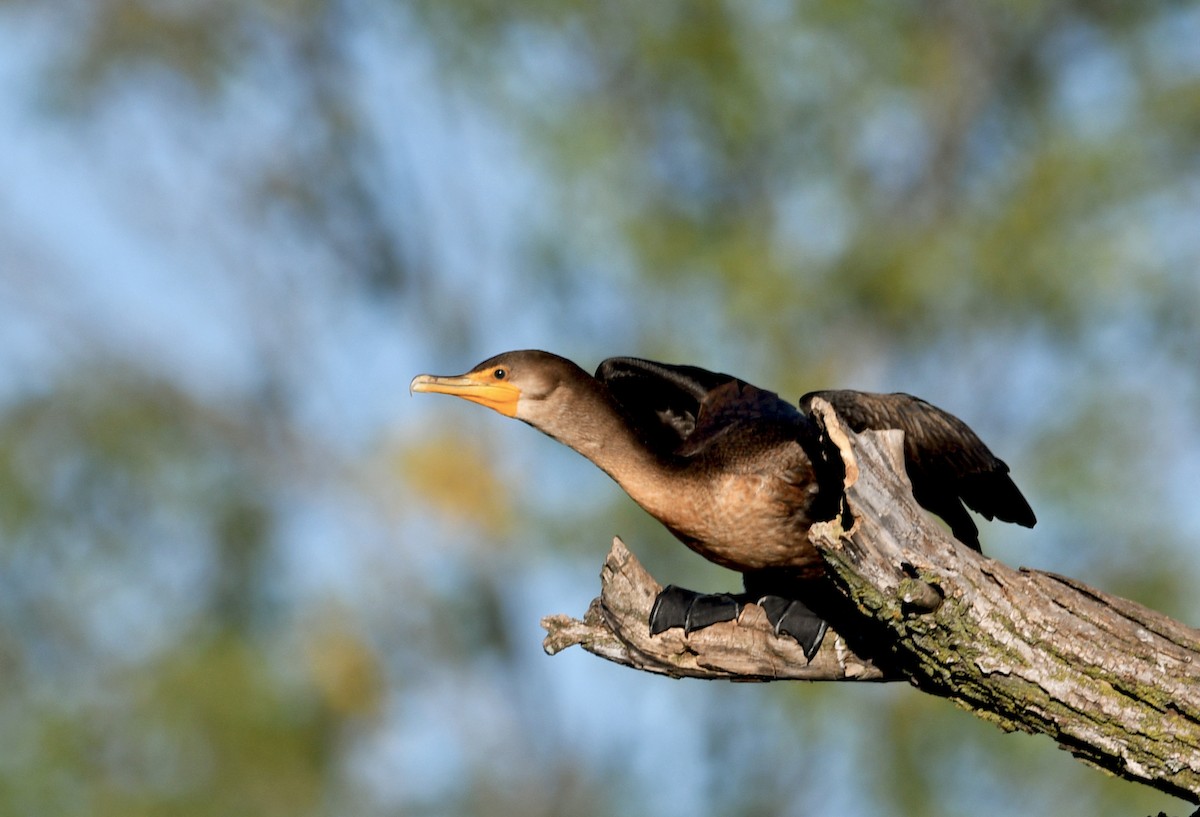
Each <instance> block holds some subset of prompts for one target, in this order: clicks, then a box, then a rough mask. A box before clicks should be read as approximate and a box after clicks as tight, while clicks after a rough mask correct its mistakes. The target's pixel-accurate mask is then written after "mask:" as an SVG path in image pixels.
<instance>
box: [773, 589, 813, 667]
mask: <svg viewBox="0 0 1200 817" xmlns="http://www.w3.org/2000/svg"><path fill="white" fill-rule="evenodd" d="M758 604H759V606H760V607H762V608H763V612H764V613H766V615H767V621H769V622H771V626H772V627H774V628H775V635H778V636H783V635H790V636H791V637H792V638H794V639H796V641H798V642H799V643H800V646H801V648H803V650H804V657H805V658H807V659H808V660H809V661H811V660H812V659H813V656H814V655H816V654H817V650H818V649H820V647H821V640H822V639H824V638H825V631H826V630H827V629H829V625H828V624H827V623H826V622H825V620H824V619H822V618H821V617H820V616H818V615H817V614H816V613H814V612H813V611H812V610H809V609H808V607H806V606H805V605H804V602H801V601H797V600H796V599H788V598H784V597H783V596H763V597H762V598H761V599H759V600H758Z"/></svg>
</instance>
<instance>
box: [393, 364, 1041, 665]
mask: <svg viewBox="0 0 1200 817" xmlns="http://www.w3.org/2000/svg"><path fill="white" fill-rule="evenodd" d="M410 389H411V391H415V392H437V393H442V394H451V395H455V396H457V397H462V398H464V399H466V400H470V401H472V402H475V403H479V404H481V405H484V406H487V407H488V408H491V409H494V410H496V411H498V412H500V413H501V414H504V415H505V416H508V417H515V418H517V419H518V420H522V421H524V422H526V423H528V424H529V425H531V426H533V427H534V428H536V429H538V430H539V431H541V432H543V433H545V434H548V435H549V436H551V437H553V438H554V439H556V440H558V441H559V442H561V443H563V444H564V445H567V446H570V447H571V448H573V449H575V450H576V451H578V452H579V453H580V454H582V455H583V456H585V457H587V458H588V459H589V460H591V461H592V462H593V463H595V464H596V465H597V466H599V467H600V468H601V469H603V470H604V471H605V472H606V473H607V474H608V475H609V476H611V477H612V478H613V479H614V480H616V482H617V483H618V484H619V485H620V486H621V487H622V488H623V489H624V490H625V492H626V493H628V494H629V496H630V497H632V498H633V500H634V501H635V502H637V503H638V504H639V505H641V506H642V507H643V508H645V509H646V510H647V511H648V512H649V513H650V514H651V515H652V516H653V517H654V518H655V519H657V520H659V521H660V522H662V523H663V524H664V525H665V526H666V527H667V528H668V529H669V530H670V531H671V532H672V533H673V534H675V536H677V537H678V538H679V539H680V540H682V541H683V542H684V543H685V544H686V545H687V546H688V547H690V548H692V549H693V550H695V551H696V552H697V553H699V554H700V555H702V556H704V557H705V558H707V559H710V560H712V561H714V562H716V563H717V564H720V565H723V566H725V567H728V568H731V569H733V570H736V571H738V572H740V573H742V574H743V577H744V583H745V587H746V591H747V592H746V593H745V594H741V595H738V596H731V595H728V594H713V595H700V594H697V593H694V592H692V591H688V590H682V589H681V588H676V587H667V588H665V589H664V590H663V592H662V594H660V596H659V598H658V600H657V601H656V603H655V607H654V610H653V612H652V613H651V617H650V626H651V630H652V632H655V633H657V632H662V631H663V630H666V629H669V628H671V627H676V626H680V627H685V628H686V629H687V630H689V631H690V630H694V629H698V628H700V627H704V626H708V625H709V624H712V623H715V622H717V621H727V620H730V619H732V618H735V617H736V616H737V613H738V611H739V610H740V608H741V606H742V605H743V604H745V603H746V602H747V601H758V602H760V603H761V604H762V605H763V607H764V609H765V610H766V612H767V615H768V618H769V619H771V621H772V622H773V623H774V625H775V627H776V630H777V631H778V632H786V633H788V634H789V635H792V636H793V637H795V638H796V640H797V641H799V642H800V643H801V644H802V645H803V646H804V648H805V651H806V652H807V653H808V654H809V656H810V657H811V655H812V654H813V653H815V651H816V649H817V647H819V645H820V642H821V638H822V636H823V635H824V631H825V625H824V622H822V621H821V620H820V618H819V617H817V616H815V615H814V614H813V613H811V612H810V611H809V610H808V609H807V607H805V606H804V604H803V603H802V601H801V600H800V599H798V598H796V597H797V596H803V595H804V590H803V587H804V582H805V581H806V580H808V579H811V578H814V577H816V576H819V575H820V572H821V560H820V557H819V556H818V554H817V553H816V551H815V550H814V548H813V547H812V545H811V544H810V543H809V541H808V538H807V536H806V534H807V532H808V528H809V526H810V525H811V524H813V523H814V522H816V521H819V520H822V519H829V518H832V517H833V516H834V515H835V514H836V513H837V510H838V501H839V498H840V491H841V479H840V477H841V470H840V469H841V463H840V461H836V462H834V461H832V458H827V457H826V456H825V454H824V450H825V449H824V447H823V446H822V444H821V441H820V432H819V430H818V428H817V425H816V423H815V422H814V421H813V420H812V419H810V418H809V416H808V415H807V413H805V412H806V411H807V410H808V407H809V405H810V403H811V401H812V399H813V398H814V397H821V398H824V399H825V400H827V401H829V402H830V403H831V404H832V405H833V407H834V409H835V410H836V411H837V413H838V414H839V415H840V416H841V417H842V418H843V419H844V420H845V421H846V423H847V424H848V425H849V426H850V427H851V428H852V429H854V430H855V431H856V432H858V431H863V430H865V429H890V428H898V429H901V430H903V431H904V457H905V464H906V466H907V470H908V475H909V478H910V480H911V482H912V484H913V494H914V496H915V498H916V500H917V501H918V502H919V503H920V504H921V505H922V506H924V507H925V508H926V509H928V510H930V511H932V512H934V513H936V514H938V515H939V516H941V517H942V519H944V520H945V521H946V522H947V523H948V524H949V525H950V528H951V531H952V532H953V533H954V536H955V537H956V538H958V539H959V540H960V541H962V542H963V543H965V544H967V545H969V546H971V547H972V548H975V549H976V550H978V549H979V532H978V529H977V528H976V527H975V524H974V522H973V521H972V520H971V517H970V515H969V514H968V513H967V511H966V509H965V508H964V507H963V503H966V505H967V507H970V508H971V509H973V510H975V511H977V512H978V513H980V514H982V515H983V516H984V517H986V518H988V519H992V518H998V519H1001V520H1004V521H1006V522H1016V523H1018V524H1021V525H1025V526H1027V527H1032V526H1033V524H1034V523H1035V521H1036V519H1035V517H1034V514H1033V511H1032V510H1031V509H1030V507H1029V504H1028V503H1027V502H1026V501H1025V498H1024V497H1023V496H1022V495H1021V492H1020V491H1019V490H1018V489H1017V486H1016V485H1014V484H1013V481H1012V480H1011V479H1010V478H1009V476H1008V466H1007V465H1005V464H1004V462H1002V461H1001V460H1000V459H998V458H997V457H996V456H995V455H993V454H992V452H991V451H989V450H988V448H987V446H986V445H984V444H983V442H982V441H981V440H980V439H979V437H978V436H976V435H975V433H974V432H973V431H971V429H970V428H968V427H967V425H966V424H965V423H963V422H962V421H961V420H959V419H958V418H957V417H954V416H952V415H950V414H947V413H946V412H944V411H942V410H941V409H939V408H937V407H935V406H932V405H930V404H929V403H926V402H925V401H924V400H921V399H919V398H916V397H912V396H911V395H907V394H870V393H866V392H855V391H822V392H811V393H809V394H806V395H805V396H804V397H802V398H801V400H800V403H799V408H797V406H794V405H792V404H791V403H788V402H787V401H785V400H783V399H781V398H780V397H779V396H778V395H776V394H774V393H773V392H769V391H764V390H762V389H759V388H756V387H755V386H752V385H750V384H749V383H746V382H744V381H742V380H738V379H737V378H735V377H731V376H729V375H725V374H717V373H714V372H709V371H706V370H704V369H700V368H696V367H694V366H673V365H667V364H663V363H654V362H652V361H648V360H639V359H637V358H629V357H617V358H610V359H608V360H606V361H604V362H603V363H601V364H600V366H599V368H598V369H597V370H596V375H595V377H592V376H591V375H589V374H588V373H587V372H585V371H584V370H583V369H581V368H579V367H578V366H576V365H575V364H574V363H572V362H571V361H569V360H566V359H565V358H562V357H559V356H557V355H553V354H550V353H548V352H540V351H521V352H506V353H504V354H502V355H497V356H496V357H493V358H490V359H489V360H486V361H484V362H483V363H480V364H479V365H478V366H476V367H475V368H474V369H472V370H471V371H469V372H468V373H466V374H464V375H458V376H455V377H439V376H433V375H418V376H417V377H415V378H413V381H412V384H411V386H410ZM802 409H803V411H802Z"/></svg>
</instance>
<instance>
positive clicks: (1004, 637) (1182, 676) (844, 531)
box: [543, 401, 1200, 814]
mask: <svg viewBox="0 0 1200 817" xmlns="http://www.w3.org/2000/svg"><path fill="white" fill-rule="evenodd" d="M813 408H814V412H815V414H816V416H817V417H818V419H819V421H820V422H821V423H822V425H823V427H824V429H825V431H826V434H827V436H828V437H829V439H830V441H831V443H832V444H833V445H835V446H836V448H837V450H838V452H839V453H840V455H841V457H842V460H843V462H844V463H845V465H846V480H845V482H846V487H845V503H846V504H845V507H846V511H847V514H846V517H845V518H844V519H843V520H834V521H831V522H828V523H822V524H821V525H818V526H814V528H813V529H812V531H811V532H810V539H811V540H812V542H813V544H814V546H815V547H816V548H817V549H818V550H819V551H820V552H821V554H822V556H823V557H824V558H825V560H826V563H827V566H828V578H829V582H828V584H829V588H828V589H829V590H830V592H831V593H832V596H833V597H834V598H836V599H840V600H841V601H842V604H841V605H840V606H838V605H834V606H832V607H831V608H830V609H829V610H828V611H826V610H824V609H823V610H821V611H820V612H821V613H822V615H827V613H828V615H827V617H828V618H829V620H830V623H831V625H832V626H833V627H835V628H836V629H837V630H839V631H840V632H842V633H846V634H852V635H853V637H852V638H846V637H843V636H840V635H838V634H836V633H835V632H834V631H833V630H831V631H830V632H829V634H828V635H827V636H826V638H825V641H824V643H823V644H822V646H821V650H820V651H819V652H818V654H817V655H816V656H815V657H814V659H813V661H812V663H811V664H810V663H808V662H806V661H805V660H804V656H803V654H802V653H801V651H800V650H799V648H798V647H797V645H796V644H795V643H794V642H792V641H791V640H790V639H780V638H776V637H775V636H774V635H773V633H772V632H771V628H770V625H769V624H767V622H766V620H765V617H763V615H762V612H761V610H759V609H758V608H756V607H755V606H754V605H748V606H747V608H746V611H745V612H744V613H743V615H742V616H741V618H740V620H739V621H737V622H729V623H726V624H719V625H714V626H713V627H710V628H707V629H705V630H701V631H698V632H694V633H691V634H690V635H686V636H685V635H683V634H681V633H679V632H677V631H669V632H667V633H663V634H662V635H659V636H651V635H650V634H649V630H648V627H647V624H646V622H647V619H648V617H649V613H650V606H651V604H652V603H653V599H654V597H655V595H656V594H657V593H658V591H659V589H660V586H659V585H658V583H657V582H656V581H655V580H654V579H653V578H652V577H650V576H649V574H647V573H646V571H645V570H644V569H643V568H642V566H641V565H640V564H639V563H638V562H637V560H636V559H635V558H634V557H633V555H632V554H631V553H630V552H629V551H628V549H626V548H625V546H624V545H623V544H622V543H621V542H620V540H616V541H614V543H613V548H612V551H611V552H610V553H609V556H608V559H607V561H606V563H605V567H604V570H603V572H602V576H601V579H602V592H601V596H600V598H598V599H596V600H595V601H594V602H593V603H592V606H591V608H590V609H589V610H588V613H587V615H586V616H585V617H584V620H583V621H577V620H575V619H572V618H569V617H566V616H550V617H547V618H546V619H544V620H543V626H545V627H546V629H547V630H548V632H549V634H548V635H547V638H546V641H545V647H546V650H547V652H550V653H551V654H553V653H554V652H558V651H559V650H562V649H565V648H566V647H568V646H571V645H573V644H580V645H582V646H583V647H584V649H587V650H588V651H590V652H593V653H595V654H597V655H600V656H602V657H604V658H607V659H609V660H612V661H616V662H618V663H621V664H625V665H627V666H631V667H635V668H637V669H642V670H646V671H649V672H656V673H661V674H666V675H671V676H675V677H684V676H689V677H698V678H727V679H731V680H747V681H767V680H777V679H801V680H897V679H905V680H908V681H909V682H911V683H912V684H913V685H914V686H916V687H918V688H920V689H922V690H924V691H926V692H929V693H930V694H934V695H939V696H942V697H947V698H950V699H952V700H955V701H957V702H958V703H960V704H961V705H963V706H964V707H966V708H968V709H970V710H971V711H973V712H975V714H977V715H978V716H979V717H981V718H984V719H986V720H989V721H992V722H993V723H996V724H997V725H998V726H1000V727H1001V728H1003V729H1006V730H1023V731H1027V732H1040V733H1045V734H1048V735H1050V736H1051V737H1053V738H1054V739H1055V740H1056V741H1058V743H1059V745H1060V746H1062V747H1063V748H1064V749H1067V750H1068V751H1070V752H1072V753H1073V754H1074V755H1076V756H1077V757H1079V758H1081V759H1082V760H1084V761H1085V762H1088V763H1091V764H1093V765H1095V766H1098V767H1100V768H1102V769H1105V770H1107V771H1109V772H1112V773H1114V774H1117V775H1119V776H1121V777H1124V778H1126V779H1128V780H1133V781H1136V782H1140V783H1144V784H1146V785H1149V786H1152V787H1154V788H1156V789H1159V790H1161V791H1164V792H1168V793H1171V794H1174V795H1177V796H1179V797H1182V798H1184V799H1187V800H1189V801H1191V802H1200V631H1197V630H1195V629H1193V628H1191V627H1188V626H1186V625H1183V624H1181V623H1180V622H1177V621H1174V620H1173V619H1170V618H1169V617H1167V616H1164V615H1162V614H1161V613H1158V612H1155V611H1153V610H1150V609H1148V608H1146V607H1143V606H1142V605H1140V604H1137V603H1136V602H1132V601H1129V600H1127V599H1122V598H1118V597H1116V596H1111V595H1109V594H1106V593H1104V592H1102V591H1100V590H1097V589H1095V588H1091V587H1088V586H1087V585H1084V584H1082V583H1081V582H1078V581H1075V580H1073V579H1068V578H1066V577H1062V576H1057V575H1054V574H1051V573H1045V572H1042V571H1036V570H1029V569H1024V568H1022V569H1020V570H1014V569H1012V568H1009V567H1008V566H1006V565H1004V564H1002V563H1000V562H997V561H995V560H993V559H989V558H987V557H985V556H982V555H981V554H979V553H977V552H975V551H973V550H970V549H969V548H967V547H965V546H963V545H961V544H960V543H958V542H956V541H955V540H954V539H953V538H952V537H950V536H949V535H948V534H946V533H945V532H943V530H942V529H941V528H940V526H939V525H938V524H937V523H936V522H935V521H934V520H933V519H932V518H931V517H929V516H928V515H927V514H926V513H925V512H924V511H923V510H922V509H921V508H920V506H919V505H917V504H916V502H915V500H913V498H912V491H911V487H910V486H909V483H908V479H907V476H906V474H905V471H904V465H903V460H902V455H901V439H902V438H901V437H900V433H899V432H884V433H866V434H862V435H855V434H853V433H852V432H850V431H848V430H847V429H844V428H843V427H842V426H841V424H840V423H839V421H838V419H837V417H836V415H835V414H834V413H833V412H832V410H831V409H830V408H829V407H828V406H827V405H825V404H823V403H822V402H820V401H818V402H817V404H815V405H814V407H813ZM1198 814H1200V812H1198Z"/></svg>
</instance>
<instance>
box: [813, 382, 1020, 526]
mask: <svg viewBox="0 0 1200 817" xmlns="http://www.w3.org/2000/svg"><path fill="white" fill-rule="evenodd" d="M814 397H820V398H822V399H824V400H826V401H828V402H829V403H830V404H831V405H832V406H833V408H834V410H835V411H836V412H837V413H838V415H839V416H840V417H841V418H842V419H844V420H845V421H846V422H847V423H848V424H849V426H850V427H851V428H852V429H853V430H854V431H855V432H862V431H864V430H883V429H891V428H898V429H900V430H901V431H903V432H904V460H905V466H906V469H907V471H908V476H909V479H910V480H911V482H912V484H913V495H914V496H915V497H916V499H917V501H918V502H920V503H921V505H923V506H924V507H925V508H927V509H928V510H930V511H933V512H934V513H936V514H937V515H938V516H941V517H942V518H943V519H945V520H946V522H947V523H948V524H949V525H950V528H951V530H952V531H953V532H954V535H955V537H957V538H958V539H959V540H961V541H963V542H965V543H966V544H968V545H971V546H972V547H975V548H977V549H978V547H979V531H978V529H977V528H976V527H975V523H974V522H973V521H972V520H971V517H970V515H969V514H967V512H966V511H965V510H964V509H963V507H962V504H961V503H960V500H961V502H965V503H966V505H967V507H969V508H971V509H972V510H974V511H976V512H977V513H979V514H981V515H983V516H984V517H986V518H987V519H993V518H995V519H1000V520H1003V521H1005V522H1015V523H1017V524H1018V525H1024V526H1026V527H1033V525H1034V524H1035V523H1036V522H1037V517H1035V516H1034V513H1033V509H1032V508H1030V507H1029V503H1028V502H1027V501H1026V500H1025V497H1024V496H1022V495H1021V491H1020V490H1019V489H1018V488H1017V486H1016V484H1015V483H1014V482H1013V481H1012V478H1011V477H1010V476H1009V474H1008V465H1006V464H1005V463H1004V461H1003V460H1001V459H1000V458H999V457H997V456H996V455H994V454H993V453H992V452H991V451H990V450H989V449H988V447H987V446H986V445H984V443H983V441H982V440H980V439H979V436H978V435H976V434H975V432H974V431H972V430H971V428H970V427H969V426H968V425H967V424H966V423H964V422H963V421H962V420H960V419H958V418H957V417H955V416H954V415H952V414H949V413H948V412H945V411H942V410H941V409H939V408H938V407H937V406H934V405H931V404H929V403H927V402H925V401H924V400H922V399H920V398H919V397H913V396H912V395H910V394H902V393H896V394H872V393H869V392H858V391H816V392H810V393H808V394H806V395H804V397H802V398H800V407H801V409H803V410H804V411H805V412H808V411H809V410H810V406H811V404H812V400H813V398H814Z"/></svg>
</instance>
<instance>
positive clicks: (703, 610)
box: [650, 584, 742, 635]
mask: <svg viewBox="0 0 1200 817" xmlns="http://www.w3.org/2000/svg"><path fill="white" fill-rule="evenodd" d="M741 609H742V605H741V604H739V603H738V600H737V599H735V598H734V597H733V596H731V595H729V594H728V593H697V592H696V591H695V590H687V589H685V588H682V587H676V586H675V585H673V584H669V585H667V586H666V587H664V588H663V589H662V592H661V593H659V594H658V597H657V598H656V599H655V600H654V606H653V607H652V608H650V635H658V634H659V633H661V632H665V631H667V630H670V629H671V628H673V627H682V628H683V631H684V632H685V633H690V632H692V631H693V630H700V629H703V628H705V627H708V626H710V625H712V624H717V623H720V622H722V621H733V620H734V619H736V618H737V616H738V612H739V611H740V610H741Z"/></svg>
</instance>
